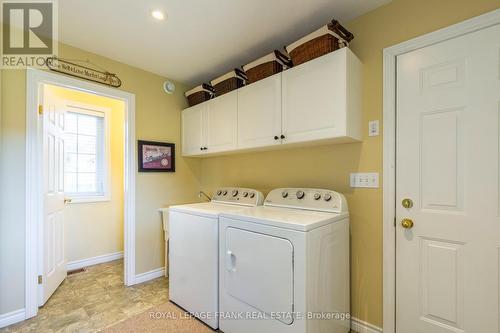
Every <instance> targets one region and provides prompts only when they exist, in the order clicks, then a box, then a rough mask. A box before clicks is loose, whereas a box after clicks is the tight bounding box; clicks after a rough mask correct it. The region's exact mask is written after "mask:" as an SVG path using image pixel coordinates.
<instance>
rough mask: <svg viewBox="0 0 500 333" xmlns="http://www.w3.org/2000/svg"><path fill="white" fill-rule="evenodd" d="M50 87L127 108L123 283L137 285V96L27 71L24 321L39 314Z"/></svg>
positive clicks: (47, 73) (76, 80) (63, 77)
mask: <svg viewBox="0 0 500 333" xmlns="http://www.w3.org/2000/svg"><path fill="white" fill-rule="evenodd" d="M42 84H51V85H56V86H60V87H65V88H70V89H73V90H78V91H82V92H88V93H92V94H96V95H99V96H104V97H110V98H114V99H118V100H121V101H123V102H124V104H125V138H124V139H125V147H124V148H125V158H124V160H125V163H124V164H125V165H124V167H125V169H124V191H125V193H124V228H123V229H124V282H125V285H127V286H130V285H133V284H135V177H136V175H135V166H136V159H137V157H136V150H135V95H134V94H132V93H129V92H125V91H122V90H118V89H114V88H111V87H107V86H103V85H98V84H95V83H91V82H87V81H83V80H79V79H75V78H71V77H68V76H64V75H61V74H55V73H51V72H48V71H43V70H38V69H34V68H28V69H27V70H26V184H25V185H26V187H25V190H26V206H25V214H26V225H25V228H26V230H25V260H26V262H25V318H26V319H28V318H31V317H34V316H36V314H37V313H38V292H39V288H38V275H39V267H41V266H39V262H40V260H41V259H42V260H43V257H42V256H41V255H39V252H40V251H39V250H38V249H39V246H40V242H41V239H42V237H40V231H41V229H40V228H39V226H40V225H41V223H42V222H43V174H42V168H40V165H42V164H43V163H42V161H43V140H42V134H43V130H42V125H43V124H42V121H41V117H40V116H39V114H38V103H39V100H38V98H39V96H38V94H39V87H40V86H41V85H42Z"/></svg>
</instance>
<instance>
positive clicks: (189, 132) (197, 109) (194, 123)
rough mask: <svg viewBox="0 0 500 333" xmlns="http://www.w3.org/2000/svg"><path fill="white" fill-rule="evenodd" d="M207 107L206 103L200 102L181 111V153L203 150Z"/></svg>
mask: <svg viewBox="0 0 500 333" xmlns="http://www.w3.org/2000/svg"><path fill="white" fill-rule="evenodd" d="M207 109H208V104H207V103H202V104H198V105H195V106H193V107H190V108H188V109H185V110H183V111H182V155H184V156H188V155H197V154H200V153H202V152H203V151H204V150H203V149H202V148H203V147H204V146H205V128H204V125H205V124H204V117H205V113H206V110H207Z"/></svg>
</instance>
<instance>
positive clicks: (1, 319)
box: [0, 309, 26, 328]
mask: <svg viewBox="0 0 500 333" xmlns="http://www.w3.org/2000/svg"><path fill="white" fill-rule="evenodd" d="M25 319H26V313H25V311H24V309H19V310H16V311H12V312H8V313H4V314H0V328H2V327H5V326H9V325H12V324H15V323H18V322H20V321H23V320H25Z"/></svg>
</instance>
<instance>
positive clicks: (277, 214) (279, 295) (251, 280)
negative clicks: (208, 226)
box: [219, 188, 350, 333]
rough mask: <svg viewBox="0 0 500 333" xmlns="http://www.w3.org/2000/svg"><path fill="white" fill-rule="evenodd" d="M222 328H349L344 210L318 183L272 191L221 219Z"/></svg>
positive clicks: (279, 331)
mask: <svg viewBox="0 0 500 333" xmlns="http://www.w3.org/2000/svg"><path fill="white" fill-rule="evenodd" d="M219 237H220V239H219V256H220V259H219V262H220V273H219V284H220V286H219V310H220V318H219V328H220V330H221V331H223V332H225V333H255V332H259V333H321V332H325V333H347V332H349V329H350V314H349V306H350V305H349V297H350V292H349V213H348V209H347V202H346V200H345V198H344V196H343V195H342V194H340V193H338V192H334V191H330V190H323V189H301V188H282V189H275V190H273V191H271V192H270V193H269V194H268V196H267V197H266V199H265V201H264V205H263V206H259V207H252V208H247V209H244V210H240V211H235V212H223V213H222V214H221V216H220V218H219Z"/></svg>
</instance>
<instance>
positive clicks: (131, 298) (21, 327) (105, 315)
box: [0, 260, 168, 333]
mask: <svg viewBox="0 0 500 333" xmlns="http://www.w3.org/2000/svg"><path fill="white" fill-rule="evenodd" d="M166 302H168V280H167V279H166V278H165V277H161V278H158V279H155V280H152V281H148V282H145V283H142V284H139V285H135V286H133V287H125V286H124V284H123V261H122V260H116V261H112V262H109V263H104V264H100V265H96V266H91V267H88V270H87V271H86V272H83V273H77V274H75V275H70V276H68V277H67V278H66V280H65V281H64V282H63V283H62V284H61V286H60V287H59V288H58V289H57V290H56V292H55V293H54V294H53V295H52V297H51V298H50V299H49V300H48V301H47V303H46V304H45V305H44V306H43V307H42V308H40V309H39V311H38V316H36V317H34V318H31V319H29V320H25V321H23V322H20V323H17V324H14V325H11V326H8V327H5V328H2V329H0V333H7V332H9V333H10V332H37V333H43V332H47V333H49V332H97V331H99V330H101V329H103V328H106V327H109V326H112V325H114V324H116V323H118V322H120V321H122V320H125V319H127V318H129V317H132V316H133V315H136V314H138V313H140V312H143V311H145V310H147V309H149V308H151V307H153V306H155V305H159V304H163V303H166Z"/></svg>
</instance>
